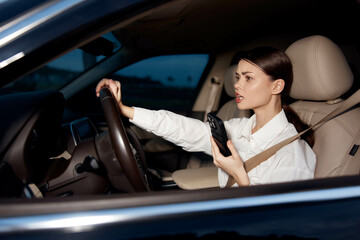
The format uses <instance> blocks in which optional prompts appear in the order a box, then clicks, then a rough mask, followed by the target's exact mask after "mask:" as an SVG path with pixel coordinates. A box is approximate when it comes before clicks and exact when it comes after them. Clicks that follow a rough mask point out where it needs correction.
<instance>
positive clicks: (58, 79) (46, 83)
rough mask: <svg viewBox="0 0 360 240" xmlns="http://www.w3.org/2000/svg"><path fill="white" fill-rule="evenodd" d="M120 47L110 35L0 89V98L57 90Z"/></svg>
mask: <svg viewBox="0 0 360 240" xmlns="http://www.w3.org/2000/svg"><path fill="white" fill-rule="evenodd" d="M120 47H121V44H120V42H119V41H118V40H117V39H116V38H115V37H114V35H113V34H112V33H111V32H110V33H107V34H105V35H103V36H102V37H101V38H98V39H96V40H94V41H93V42H90V43H89V44H86V45H84V46H83V47H81V48H78V49H75V50H73V51H71V52H69V53H67V54H65V55H63V56H61V57H59V58H57V59H55V60H53V61H52V62H49V63H48V64H46V65H45V66H43V67H41V68H39V69H37V70H36V71H34V72H32V73H30V74H27V75H26V76H24V77H23V78H20V79H18V80H17V81H14V82H12V83H10V84H8V85H6V86H5V87H4V88H2V89H1V91H0V95H3V94H7V93H15V92H29V91H41V90H55V91H56V90H59V89H61V88H62V87H64V86H65V85H66V84H68V83H69V82H71V81H72V80H73V79H75V78H76V77H78V76H79V75H81V74H82V73H84V72H85V71H87V70H88V69H90V68H92V67H93V66H95V65H96V64H97V63H99V62H100V61H102V60H104V59H105V58H107V57H109V56H111V55H112V54H113V53H115V52H116V51H118V50H119V49H120Z"/></svg>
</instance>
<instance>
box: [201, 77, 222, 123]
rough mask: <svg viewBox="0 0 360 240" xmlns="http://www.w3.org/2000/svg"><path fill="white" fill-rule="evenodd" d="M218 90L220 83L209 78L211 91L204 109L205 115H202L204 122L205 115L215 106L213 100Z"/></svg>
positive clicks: (205, 119) (213, 78)
mask: <svg viewBox="0 0 360 240" xmlns="http://www.w3.org/2000/svg"><path fill="white" fill-rule="evenodd" d="M219 88H220V81H217V79H216V78H215V77H212V78H211V90H210V93H209V97H208V101H207V104H206V108H205V115H204V120H203V121H204V122H206V121H207V114H208V113H209V112H211V111H212V109H213V107H214V105H215V99H216V95H217V92H218V90H219Z"/></svg>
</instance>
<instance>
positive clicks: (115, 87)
mask: <svg viewBox="0 0 360 240" xmlns="http://www.w3.org/2000/svg"><path fill="white" fill-rule="evenodd" d="M105 86H108V87H109V88H110V90H111V92H112V93H113V95H114V97H115V100H116V102H117V103H118V104H119V109H120V112H121V114H122V115H123V116H125V117H128V118H130V119H133V118H134V111H135V110H134V108H132V107H128V106H125V105H124V104H123V103H122V101H121V84H120V82H119V81H114V80H112V79H107V78H103V79H102V80H101V81H100V82H99V83H98V85H97V86H96V96H98V97H99V96H100V90H101V88H102V87H105Z"/></svg>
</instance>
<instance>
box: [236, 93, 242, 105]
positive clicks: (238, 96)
mask: <svg viewBox="0 0 360 240" xmlns="http://www.w3.org/2000/svg"><path fill="white" fill-rule="evenodd" d="M243 99H244V97H243V96H241V95H240V94H237V93H236V102H237V103H239V102H241V101H242V100H243Z"/></svg>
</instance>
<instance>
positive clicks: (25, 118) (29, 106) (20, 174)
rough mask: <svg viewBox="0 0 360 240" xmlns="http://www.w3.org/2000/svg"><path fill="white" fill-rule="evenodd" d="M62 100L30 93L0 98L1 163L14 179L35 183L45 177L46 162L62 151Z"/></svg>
mask: <svg viewBox="0 0 360 240" xmlns="http://www.w3.org/2000/svg"><path fill="white" fill-rule="evenodd" d="M64 102H65V100H64V97H63V95H62V94H61V93H59V92H48V91H39V92H29V93H15V94H8V95H3V96H0V111H1V112H2V113H6V114H4V117H2V118H1V119H0V125H1V130H0V157H1V159H0V161H1V162H2V163H6V164H8V165H10V166H11V168H12V170H13V171H14V174H15V175H16V176H17V178H18V179H19V180H20V181H22V182H25V183H29V182H32V183H38V182H39V181H41V180H42V179H43V178H44V176H45V175H46V173H47V170H48V168H49V166H50V161H49V158H50V157H51V156H54V155H56V154H58V153H59V152H61V151H62V148H63V145H62V142H61V121H62V115H63V111H64Z"/></svg>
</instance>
